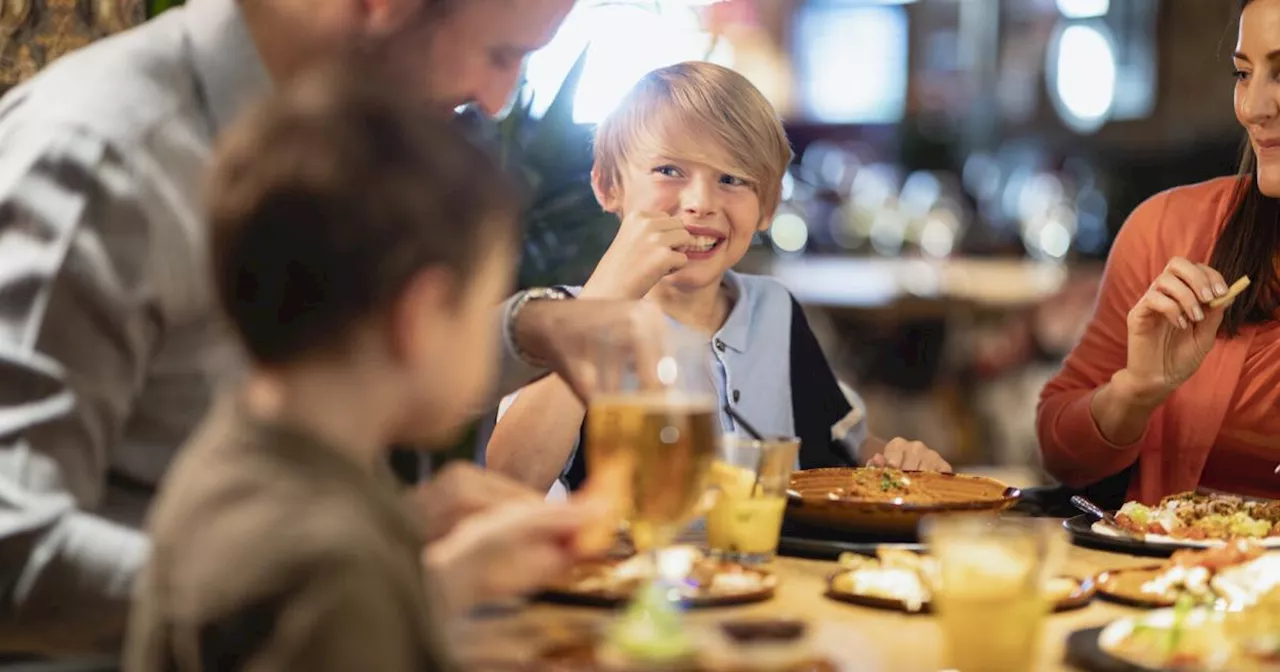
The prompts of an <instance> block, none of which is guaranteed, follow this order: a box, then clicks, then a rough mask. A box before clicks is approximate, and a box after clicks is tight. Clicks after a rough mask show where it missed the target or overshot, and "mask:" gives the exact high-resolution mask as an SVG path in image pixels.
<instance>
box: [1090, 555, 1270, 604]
mask: <svg viewBox="0 0 1280 672" xmlns="http://www.w3.org/2000/svg"><path fill="white" fill-rule="evenodd" d="M1265 550H1266V549H1264V548H1263V547H1262V546H1261V545H1260V544H1258V543H1257V542H1256V541H1254V540H1251V539H1237V540H1235V541H1232V542H1230V543H1228V544H1226V545H1225V546H1218V547H1215V548H1204V549H1182V550H1179V551H1176V552H1174V554H1173V557H1171V558H1170V559H1169V560H1167V561H1165V562H1164V563H1162V564H1158V565H1149V566H1144V567H1126V568H1123V569H1113V570H1108V571H1106V572H1103V573H1101V574H1099V575H1098V576H1097V578H1096V579H1095V580H1094V583H1096V584H1097V587H1098V595H1099V596H1100V597H1102V598H1104V599H1106V600H1109V601H1111V602H1118V603H1120V604H1127V605H1130V606H1136V607H1147V608H1160V607H1172V606H1174V605H1175V604H1177V603H1178V601H1179V600H1183V599H1188V600H1190V601H1191V602H1192V604H1195V605H1201V606H1213V605H1215V604H1218V603H1222V604H1223V605H1224V606H1225V605H1230V604H1235V603H1240V602H1244V601H1248V600H1249V599H1251V598H1253V597H1256V590H1257V589H1255V586H1259V587H1261V589H1262V590H1266V589H1269V588H1270V585H1268V584H1269V583H1270V584H1271V585H1274V583H1275V582H1280V566H1277V561H1280V556H1276V555H1268V556H1264V552H1265Z"/></svg>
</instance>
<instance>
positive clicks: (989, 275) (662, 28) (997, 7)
mask: <svg viewBox="0 0 1280 672" xmlns="http://www.w3.org/2000/svg"><path fill="white" fill-rule="evenodd" d="M173 4H179V3H178V2H176V1H175V0H146V1H144V0H95V1H94V2H88V1H87V0H4V2H2V3H0V81H3V83H6V84H12V83H13V82H16V81H20V80H21V79H23V78H25V77H28V76H30V75H31V74H32V73H34V72H35V71H36V70H37V69H38V68H39V67H41V66H43V65H44V64H46V63H47V62H50V61H52V60H53V59H55V58H56V57H57V56H58V55H60V54H61V53H65V51H67V50H70V49H73V48H76V47H78V46H80V45H82V44H85V43H87V42H89V41H91V40H93V39H96V38H98V37H100V36H102V35H105V34H109V33H111V32H114V31H116V30H119V29H121V28H123V27H125V26H127V25H130V24H132V23H136V22H137V21H140V20H142V19H143V18H144V16H146V15H148V14H154V13H155V12H158V11H161V10H163V9H164V8H166V7H167V6H170V5H173ZM1235 5H1236V3H1235V2H1233V1H1231V0H1110V1H1108V0H917V1H914V2H903V1H901V0H898V1H888V0H719V1H717V0H581V1H580V2H579V3H578V6H577V7H576V8H575V10H574V11H573V13H572V14H571V15H570V18H569V19H568V21H566V23H565V25H564V26H563V28H562V29H561V31H560V32H559V34H558V35H557V36H556V38H555V39H554V41H553V42H552V43H551V44H549V45H548V46H547V47H546V48H545V49H543V50H542V51H540V52H538V53H537V54H535V55H534V56H533V57H532V58H531V59H530V61H529V63H528V65H527V68H526V75H527V76H526V85H525V86H524V88H523V91H522V92H521V95H520V96H519V98H518V99H517V100H516V101H514V105H513V109H512V111H511V113H510V114H508V115H507V116H506V117H505V118H504V119H502V120H501V121H500V122H497V123H492V122H487V121H485V120H481V119H478V118H476V117H475V116H474V115H465V114H464V118H466V119H467V120H468V121H469V122H470V123H471V124H472V125H473V126H474V127H475V129H476V130H477V132H481V133H488V134H490V135H491V136H492V138H493V140H494V141H495V142H497V143H499V144H500V146H501V148H502V154H503V156H504V158H505V159H506V160H507V161H508V162H509V163H510V164H511V166H512V168H513V169H514V170H517V171H519V172H520V173H522V174H523V175H525V176H526V177H527V178H528V179H527V181H528V184H529V187H530V193H531V194H532V197H533V198H532V206H531V208H530V210H529V212H528V213H527V221H526V227H527V236H526V245H525V258H524V263H523V264H522V267H521V272H520V278H521V282H522V283H523V284H526V285H528V284H535V283H537V284H547V283H553V282H554V283H574V282H581V281H582V280H583V279H584V278H585V276H586V274H587V273H589V271H590V269H591V268H592V266H593V265H594V263H595V261H596V260H597V259H598V258H599V255H600V254H601V252H602V251H603V250H604V248H605V247H606V246H607V245H608V242H609V241H610V239H611V236H612V234H613V231H614V230H615V227H616V223H615V222H613V221H611V218H610V217H608V216H605V215H603V214H602V213H601V212H600V211H599V208H598V207H597V206H596V205H595V202H594V199H593V198H592V197H591V193H590V188H589V184H588V182H587V175H588V172H589V169H590V158H591V157H590V138H591V128H592V126H591V125H592V124H593V123H594V122H595V121H598V120H599V119H600V118H602V117H603V116H604V115H606V114H607V113H608V112H609V110H610V109H612V106H613V105H615V104H616V102H617V101H618V99H619V98H620V97H621V96H622V95H623V93H624V92H625V91H626V90H627V89H628V88H629V87H630V86H631V84H633V83H634V82H635V80H636V79H638V78H639V77H640V76H641V75H642V74H643V73H645V72H647V71H649V70H651V69H653V68H656V67H660V66H663V65H667V64H670V63H674V62H678V61H682V60H689V59H698V58H707V59H709V60H712V61H715V62H719V63H722V64H724V65H728V66H731V67H734V68H736V69H738V70H739V71H741V72H742V73H744V74H745V75H746V76H748V77H749V78H750V79H751V80H752V81H754V82H755V83H756V85H757V86H758V87H759V88H760V89H761V90H762V91H763V92H765V94H766V95H767V96H768V98H769V99H770V100H771V101H772V102H773V103H774V105H775V106H776V107H777V109H778V110H779V111H780V113H781V114H782V116H783V118H784V120H785V122H786V125H787V129H788V132H789V134H790V136H791V140H792V143H793V146H794V148H795V152H796V161H795V163H794V165H793V167H792V170H791V172H790V174H789V175H788V176H787V179H786V183H785V190H784V196H785V202H784V204H783V205H782V207H781V209H780V210H779V212H778V213H777V215H776V217H775V218H774V220H773V223H772V226H771V228H770V229H769V231H768V232H767V233H766V234H764V235H762V236H760V238H759V240H758V241H757V243H756V245H755V247H754V249H753V251H752V253H751V255H750V256H749V258H748V260H747V261H746V262H745V263H744V267H745V268H746V269H747V270H750V271H755V272H761V273H771V274H774V275H776V276H777V277H778V278H779V279H780V280H781V281H782V282H783V283H785V284H786V285H787V286H788V287H789V288H790V289H791V290H792V292H793V293H795V294H796V295H797V297H798V298H799V299H800V300H801V301H802V302H803V303H804V304H805V305H806V307H807V309H808V311H809V313H810V318H811V320H812V321H813V322H814V324H815V327H816V328H817V330H818V332H819V336H820V339H821V340H822V341H823V345H824V347H825V348H826V349H827V352H828V356H829V357H830V358H831V359H832V360H833V363H834V364H835V366H836V367H837V369H838V371H839V373H840V376H841V377H842V378H843V379H844V380H846V381H848V382H850V383H852V384H853V385H854V386H856V387H857V388H858V389H859V391H860V392H862V394H863V396H864V397H865V398H866V399H867V402H868V405H869V406H870V409H869V411H870V417H871V418H872V429H873V431H875V432H876V433H877V434H879V435H881V436H886V437H889V436H896V435H903V436H908V437H913V438H919V439H922V440H924V441H926V442H927V443H928V444H929V445H930V446H932V447H934V448H936V449H938V450H939V451H940V452H942V453H943V454H944V455H945V456H946V457H947V458H948V459H950V460H951V461H952V463H953V464H956V465H964V466H965V467H967V468H972V467H975V466H994V465H999V466H1001V467H1006V468H1007V467H1022V468H1023V469H1024V473H1023V475H1022V477H1021V478H1019V479H1017V480H1020V481H1021V482H1020V483H1018V484H1019V485H1031V484H1033V483H1035V482H1036V481H1038V480H1039V475H1038V469H1037V467H1036V463H1037V457H1036V440H1035V431H1034V415H1035V404H1036V400H1037V397H1038V393H1039V390H1040V387H1041V385H1042V384H1043V382H1044V381H1045V380H1046V379H1047V378H1048V377H1049V376H1051V375H1052V374H1053V372H1054V371H1055V370H1056V368H1057V367H1058V365H1059V362H1060V361H1061V358H1062V356H1063V355H1064V354H1065V352H1066V351H1067V350H1068V349H1069V348H1070V346H1071V344H1072V343H1073V342H1074V340H1075V339H1076V338H1077V336H1078V334H1079V330H1080V328H1081V327H1082V325H1083V323H1084V321H1085V320H1086V319H1087V318H1088V316H1089V313H1090V311H1091V310H1092V302H1093V298H1094V293H1095V291H1096V287H1097V282H1098V279H1099V276H1100V273H1101V269H1102V260H1103V259H1105V255H1106V252H1107V250H1108V247H1109V245H1110V242H1111V240H1112V238H1113V236H1114V234H1115V232H1116V230H1117V229H1118V228H1119V226H1120V225H1121V224H1122V222H1123V221H1124V218H1125V216H1126V215H1127V213H1128V212H1129V211H1130V210H1132V208H1133V207H1134V206H1136V205H1137V204H1138V203H1139V202H1141V201H1142V200H1143V199H1145V198H1146V197H1148V196H1150V195H1152V194H1155V193H1156V192H1158V191H1160V190H1162V189H1165V188H1168V187H1171V186H1174V185H1178V184H1184V183H1189V182H1194V181H1198V180H1201V179H1206V178H1210V177H1214V176H1217V175H1221V174H1225V173H1229V172H1232V171H1233V170H1234V168H1235V161H1236V157H1237V154H1238V149H1239V145H1240V139H1241V134H1240V131H1239V128H1238V126H1237V125H1236V123H1235V120H1234V117H1233V115H1232V111H1231V103H1230V100H1231V86H1232V79H1231V65H1230V58H1229V56H1230V52H1231V47H1232V45H1233V42H1234V26H1233V25H1232V22H1233V16H1234V11H1235V10H1234V8H1235Z"/></svg>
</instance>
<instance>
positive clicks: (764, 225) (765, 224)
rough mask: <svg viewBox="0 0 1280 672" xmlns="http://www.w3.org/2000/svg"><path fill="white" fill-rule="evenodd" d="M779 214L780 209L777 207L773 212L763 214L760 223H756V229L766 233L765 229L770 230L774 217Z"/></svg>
mask: <svg viewBox="0 0 1280 672" xmlns="http://www.w3.org/2000/svg"><path fill="white" fill-rule="evenodd" d="M777 214H778V210H777V208H774V210H773V212H768V213H764V214H763V215H761V216H760V223H759V224H757V225H756V231H758V232H760V233H764V232H765V231H768V230H769V227H770V226H773V218H774V217H776V216H777Z"/></svg>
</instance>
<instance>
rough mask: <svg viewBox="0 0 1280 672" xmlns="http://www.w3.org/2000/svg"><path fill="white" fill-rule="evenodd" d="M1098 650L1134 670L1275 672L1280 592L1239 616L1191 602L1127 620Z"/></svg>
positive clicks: (1104, 634)
mask: <svg viewBox="0 0 1280 672" xmlns="http://www.w3.org/2000/svg"><path fill="white" fill-rule="evenodd" d="M1076 641H1077V642H1078V641H1079V640H1076ZM1075 643H1076V642H1073V643H1072V644H1075ZM1069 646H1070V645H1069ZM1096 647H1097V650H1098V651H1099V652H1100V653H1101V656H1099V657H1101V658H1105V659H1109V660H1110V661H1111V662H1114V663H1120V664H1123V665H1126V666H1127V668H1126V669H1133V670H1153V671H1154V670H1159V671H1165V670H1177V671H1188V672H1189V671H1192V670H1194V671H1196V672H1226V671H1230V672H1276V671H1277V670H1280V591H1277V590H1274V589H1273V590H1271V591H1270V592H1268V593H1266V594H1264V595H1262V596H1260V597H1259V598H1258V599H1257V600H1256V601H1254V602H1253V603H1251V604H1248V605H1246V606H1243V607H1242V608H1240V609H1239V610H1236V611H1223V610H1213V609H1207V608H1204V607H1195V606H1193V604H1192V602H1191V600H1189V599H1188V600H1183V601H1181V602H1179V603H1178V605H1177V606H1175V607H1173V608H1170V609H1159V610H1156V611H1152V612H1148V613H1146V614H1140V615H1137V616H1131V617H1128V618H1122V619H1120V620H1118V621H1115V622H1113V623H1111V624H1109V625H1107V626H1106V627H1105V628H1103V629H1102V630H1101V631H1100V632H1099V633H1098V635H1097V638H1096ZM1069 655H1071V652H1070V651H1069ZM1079 657H1080V656H1077V658H1079ZM1112 667H1114V666H1112Z"/></svg>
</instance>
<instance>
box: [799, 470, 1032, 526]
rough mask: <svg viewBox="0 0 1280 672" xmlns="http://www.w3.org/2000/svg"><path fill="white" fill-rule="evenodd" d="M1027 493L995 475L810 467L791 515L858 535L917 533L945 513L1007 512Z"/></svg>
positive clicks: (802, 476) (801, 480) (802, 521)
mask: <svg viewBox="0 0 1280 672" xmlns="http://www.w3.org/2000/svg"><path fill="white" fill-rule="evenodd" d="M1020 496H1021V492H1020V491H1019V490H1018V489H1017V488H1011V487H1009V486H1008V485H1006V484H1004V483H1001V482H1000V481H997V480H995V479H992V478H986V477H984V476H966V475H963V474H944V473H938V472H925V471H902V470H899V469H890V468H879V467H859V468H829V469H806V470H804V471H798V472H796V473H794V474H792V476H791V490H790V492H789V493H788V498H787V513H786V515H787V518H788V520H791V521H796V522H799V523H800V524H802V525H806V526H811V527H817V528H826V529H835V530H841V531H844V532H850V533H854V534H885V535H894V536H914V535H915V533H916V527H917V525H918V524H919V523H920V519H921V518H923V517H925V516H928V515H932V514H939V513H956V512H977V511H990V512H997V511H1004V510H1006V509H1008V508H1010V507H1012V506H1013V505H1014V504H1016V503H1017V501H1018V497H1020Z"/></svg>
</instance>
